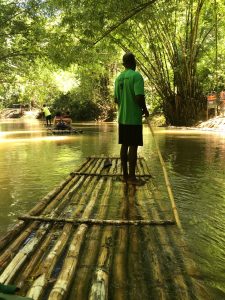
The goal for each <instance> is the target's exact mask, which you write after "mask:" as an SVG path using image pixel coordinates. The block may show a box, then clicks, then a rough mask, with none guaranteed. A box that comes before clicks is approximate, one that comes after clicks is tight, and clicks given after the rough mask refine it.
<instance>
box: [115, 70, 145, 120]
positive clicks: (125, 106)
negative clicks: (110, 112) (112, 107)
mask: <svg viewBox="0 0 225 300" xmlns="http://www.w3.org/2000/svg"><path fill="white" fill-rule="evenodd" d="M137 95H144V80H143V77H142V76H141V74H140V73H139V72H137V71H134V70H132V69H126V70H124V71H123V72H122V73H121V74H120V75H119V76H118V77H117V79H116V81H115V91H114V96H115V99H117V101H118V105H119V115H118V122H119V123H120V124H126V125H141V124H142V111H141V108H140V106H139V105H138V104H137V102H136V101H135V96H137Z"/></svg>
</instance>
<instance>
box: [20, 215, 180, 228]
mask: <svg viewBox="0 0 225 300" xmlns="http://www.w3.org/2000/svg"><path fill="white" fill-rule="evenodd" d="M19 219H20V220H25V221H26V220H27V221H30V220H33V221H40V222H47V223H55V222H58V223H72V224H75V225H76V224H87V225H116V226H121V225H135V226H138V225H174V224H176V223H175V221H174V220H160V219H159V220H99V219H86V218H85V219H83V218H82V219H75V220H73V219H64V218H49V217H45V216H38V217H36V216H27V215H24V216H21V217H19Z"/></svg>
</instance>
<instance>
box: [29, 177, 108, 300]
mask: <svg viewBox="0 0 225 300" xmlns="http://www.w3.org/2000/svg"><path fill="white" fill-rule="evenodd" d="M102 184H103V181H101V182H99V184H98V185H97V186H96V189H95V193H94V197H92V199H91V200H90V202H89V204H88V205H87V207H86V210H85V212H87V211H88V212H89V210H90V211H91V210H92V209H93V205H94V204H95V201H96V197H97V194H98V191H99V189H100V188H101V186H102ZM89 189H90V190H91V187H89ZM90 203H91V204H90ZM85 212H84V216H85ZM65 226H68V228H69V230H68V231H69V232H70V231H71V230H72V227H73V224H67V225H65ZM81 226H82V228H85V230H82V231H81V232H82V237H84V236H85V234H86V229H87V226H86V225H80V226H79V228H80V227H81ZM79 228H78V230H77V235H78V236H79V239H80V238H81V236H80V234H79ZM76 239H77V237H76V232H75V234H74V237H73V240H74V241H76ZM60 240H61V239H60ZM72 244H73V243H72ZM81 244H82V243H81V241H80V242H79V244H78V245H77V247H81ZM71 249H72V248H71ZM71 251H72V253H73V249H72V250H71ZM76 251H78V252H79V249H78V248H77V249H76ZM49 255H51V253H50V254H49ZM68 255H70V254H68ZM69 260H70V259H69ZM66 261H67V260H66V259H65V264H66ZM55 262H56V261H55ZM55 262H54V263H53V261H52V265H53V266H54V265H55ZM74 263H76V262H74ZM75 267H76V264H75V265H74V268H75ZM63 270H64V272H66V271H65V269H63ZM74 270H75V269H73V271H72V273H73V272H74ZM46 271H47V270H46ZM46 271H45V272H40V273H41V275H40V276H39V277H38V278H37V279H36V280H35V282H34V284H33V285H32V287H31V289H30V290H29V292H28V294H27V296H28V297H33V298H34V297H35V298H34V299H39V298H40V297H41V294H42V291H43V289H44V287H45V286H46V284H47V279H48V277H49V276H50V274H48V272H47V273H46ZM60 274H61V273H60ZM61 278H63V279H62V280H64V273H63V271H62V275H61ZM66 278H67V275H66ZM66 280H67V279H66ZM39 281H41V284H40V282H39ZM59 286H60V283H59ZM56 290H57V291H58V288H56ZM56 293H57V292H56Z"/></svg>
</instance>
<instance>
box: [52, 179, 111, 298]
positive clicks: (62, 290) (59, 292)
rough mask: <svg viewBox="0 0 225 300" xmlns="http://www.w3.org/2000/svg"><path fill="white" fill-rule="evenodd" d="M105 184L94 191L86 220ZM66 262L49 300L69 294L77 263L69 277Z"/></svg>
mask: <svg viewBox="0 0 225 300" xmlns="http://www.w3.org/2000/svg"><path fill="white" fill-rule="evenodd" d="M103 183H104V181H103V180H100V181H99V183H98V185H99V188H98V189H97V187H96V189H95V191H94V197H93V196H92V198H91V200H90V202H89V204H88V205H87V206H86V208H85V210H84V212H83V217H84V218H88V216H89V215H90V214H91V212H92V210H93V207H94V205H95V202H96V200H97V199H98V194H99V191H100V188H101V186H102V185H103ZM106 193H109V191H108V189H106V190H105V192H104V193H103V196H104V195H105V194H106ZM104 198H106V199H107V197H102V199H104ZM104 210H105V208H104ZM80 226H84V225H80ZM79 228H80V227H79ZM85 228H86V230H87V229H88V227H87V226H86V227H85ZM86 230H85V232H84V233H83V235H84V236H85V234H86ZM78 246H79V247H80V246H81V245H78ZM77 252H78V253H79V249H77ZM66 260H67V258H66V259H65V262H64V265H63V268H62V270H61V272H60V275H59V276H58V279H57V282H56V284H55V285H54V288H53V290H52V292H51V293H50V296H49V299H63V298H64V297H65V294H67V292H68V288H69V286H70V284H71V281H72V279H73V276H74V272H75V269H76V264H77V262H76V263H75V265H73V270H72V272H71V273H70V274H68V276H67V273H66ZM62 281H63V283H64V286H62V284H61V283H62Z"/></svg>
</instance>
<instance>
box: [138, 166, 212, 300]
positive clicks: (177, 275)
mask: <svg viewBox="0 0 225 300" xmlns="http://www.w3.org/2000/svg"><path fill="white" fill-rule="evenodd" d="M144 167H145V168H146V169H147V168H148V167H147V166H146V165H145V166H144ZM147 192H148V193H149V190H148V191H147ZM147 197H148V196H147ZM161 206H162V203H161V202H159V209H161V208H162V207H161ZM154 216H155V215H154ZM157 235H158V236H159V237H160V241H161V243H162V241H164V244H165V241H166V244H165V247H166V251H167V252H166V253H167V256H169V257H170V260H171V262H174V263H175V264H176V265H177V266H178V267H177V269H178V271H177V270H176V272H174V270H171V275H170V276H171V278H173V281H174V282H176V289H177V291H178V292H177V294H179V293H180V297H182V298H184V299H185V297H186V298H187V299H188V297H192V295H195V296H196V297H197V298H199V299H211V298H210V295H209V293H208V291H206V289H205V288H204V286H203V285H202V284H199V282H197V279H196V278H198V277H199V274H198V271H197V267H196V264H195V263H194V261H193V260H192V258H191V257H190V252H189V250H188V247H187V243H186V242H185V241H184V237H183V234H182V232H176V230H175V232H174V229H173V231H171V230H170V228H158V233H157ZM178 257H179V259H178ZM167 273H168V272H167ZM168 275H169V274H168ZM181 277H182V278H181ZM177 282H178V283H177Z"/></svg>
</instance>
